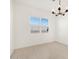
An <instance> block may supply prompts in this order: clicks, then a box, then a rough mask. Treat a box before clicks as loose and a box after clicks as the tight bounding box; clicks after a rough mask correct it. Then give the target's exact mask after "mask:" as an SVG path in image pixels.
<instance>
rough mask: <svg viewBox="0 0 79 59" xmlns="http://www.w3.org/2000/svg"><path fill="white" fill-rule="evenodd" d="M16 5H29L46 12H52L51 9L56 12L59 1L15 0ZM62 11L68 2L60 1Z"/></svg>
mask: <svg viewBox="0 0 79 59" xmlns="http://www.w3.org/2000/svg"><path fill="white" fill-rule="evenodd" d="M15 1H16V3H20V4H24V5H30V6H32V7H35V8H40V9H43V10H47V11H52V9H54V10H57V8H58V1H59V0H55V1H52V0H15ZM61 6H62V10H64V9H66V8H67V6H68V0H61Z"/></svg>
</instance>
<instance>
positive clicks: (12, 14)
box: [10, 0, 14, 55]
mask: <svg viewBox="0 0 79 59" xmlns="http://www.w3.org/2000/svg"><path fill="white" fill-rule="evenodd" d="M10 6H11V8H10V10H11V11H10V55H12V53H13V51H14V2H13V0H11V5H10Z"/></svg>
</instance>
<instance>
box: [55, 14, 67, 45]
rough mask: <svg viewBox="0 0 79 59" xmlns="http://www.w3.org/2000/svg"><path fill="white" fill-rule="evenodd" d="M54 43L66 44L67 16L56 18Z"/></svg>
mask: <svg viewBox="0 0 79 59" xmlns="http://www.w3.org/2000/svg"><path fill="white" fill-rule="evenodd" d="M55 29H56V41H58V42H61V43H63V44H66V45H67V44H68V16H67V14H66V15H65V16H58V17H56V27H55Z"/></svg>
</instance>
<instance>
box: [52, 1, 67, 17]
mask: <svg viewBox="0 0 79 59" xmlns="http://www.w3.org/2000/svg"><path fill="white" fill-rule="evenodd" d="M53 1H54V0H53ZM67 12H68V9H66V10H65V11H64V12H61V0H59V7H58V13H56V12H55V11H52V14H54V15H55V16H59V15H62V16H65V13H67Z"/></svg>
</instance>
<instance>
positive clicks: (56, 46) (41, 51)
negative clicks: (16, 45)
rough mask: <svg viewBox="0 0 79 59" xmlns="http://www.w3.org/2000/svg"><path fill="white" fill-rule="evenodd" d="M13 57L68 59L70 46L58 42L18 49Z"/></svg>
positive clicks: (17, 58) (19, 58) (15, 58)
mask: <svg viewBox="0 0 79 59" xmlns="http://www.w3.org/2000/svg"><path fill="white" fill-rule="evenodd" d="M11 59H68V48H67V46H66V45H63V44H61V43H58V42H52V43H47V44H41V45H36V46H32V47H26V48H21V49H16V50H15V52H14V53H13V55H12V56H11Z"/></svg>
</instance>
